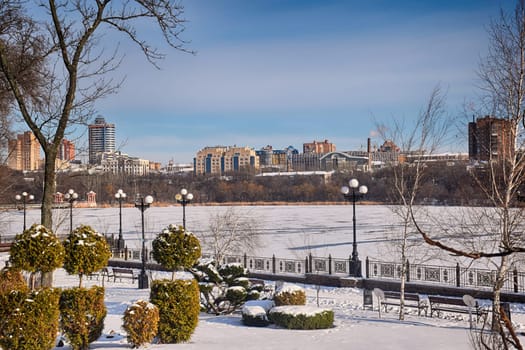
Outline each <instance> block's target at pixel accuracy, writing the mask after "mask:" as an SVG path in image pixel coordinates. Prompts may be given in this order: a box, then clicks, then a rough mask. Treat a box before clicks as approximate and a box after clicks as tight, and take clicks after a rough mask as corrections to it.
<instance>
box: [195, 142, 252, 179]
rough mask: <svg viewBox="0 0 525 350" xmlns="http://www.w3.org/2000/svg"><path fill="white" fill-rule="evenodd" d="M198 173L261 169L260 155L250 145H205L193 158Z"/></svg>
mask: <svg viewBox="0 0 525 350" xmlns="http://www.w3.org/2000/svg"><path fill="white" fill-rule="evenodd" d="M193 166H194V170H195V173H196V174H219V175H221V174H224V173H225V172H229V171H239V170H241V169H243V168H253V169H259V157H257V155H256V154H255V150H254V149H253V148H250V147H237V146H233V147H230V146H217V147H205V148H204V149H202V150H200V151H199V152H198V153H197V156H196V157H195V158H194V160H193Z"/></svg>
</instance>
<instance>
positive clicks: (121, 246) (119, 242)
mask: <svg viewBox="0 0 525 350" xmlns="http://www.w3.org/2000/svg"><path fill="white" fill-rule="evenodd" d="M125 246H126V241H125V240H124V238H120V237H119V238H118V239H117V249H118V251H119V252H122V251H124V247H125Z"/></svg>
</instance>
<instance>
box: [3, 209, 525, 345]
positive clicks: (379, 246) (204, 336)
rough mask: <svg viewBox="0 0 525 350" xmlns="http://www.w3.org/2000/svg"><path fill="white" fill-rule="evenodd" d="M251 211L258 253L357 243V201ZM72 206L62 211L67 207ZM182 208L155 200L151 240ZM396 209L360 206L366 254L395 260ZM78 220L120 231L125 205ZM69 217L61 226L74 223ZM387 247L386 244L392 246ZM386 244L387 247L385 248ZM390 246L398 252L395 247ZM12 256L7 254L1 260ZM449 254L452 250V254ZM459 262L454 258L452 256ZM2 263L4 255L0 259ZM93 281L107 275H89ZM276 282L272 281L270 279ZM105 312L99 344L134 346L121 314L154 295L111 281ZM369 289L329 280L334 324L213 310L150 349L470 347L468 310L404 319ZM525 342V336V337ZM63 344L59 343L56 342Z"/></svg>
mask: <svg viewBox="0 0 525 350" xmlns="http://www.w3.org/2000/svg"><path fill="white" fill-rule="evenodd" d="M224 210H226V208H225V207H205V206H202V207H200V206H190V207H187V208H186V214H187V227H188V229H189V230H190V231H193V232H195V233H196V234H197V235H200V234H204V233H205V232H206V230H207V228H208V225H209V218H210V217H211V216H212V215H214V214H216V213H217V212H220V211H224ZM237 210H238V211H240V212H241V213H243V214H245V215H249V216H251V217H255V218H257V220H258V221H259V223H260V232H261V244H260V247H259V248H258V249H257V250H256V251H254V252H252V253H253V255H259V256H271V254H275V255H276V256H278V257H295V256H296V257H301V258H304V256H305V255H306V254H308V253H310V252H311V253H312V254H314V255H317V256H327V255H328V254H332V256H333V257H347V256H348V255H349V253H350V252H351V249H352V217H351V207H350V206H348V205H344V206H343V205H339V206H253V207H237ZM64 212H65V211H62V214H63V213H64ZM1 220H2V226H3V232H2V235H13V234H14V233H17V232H20V230H21V227H22V213H21V212H17V211H10V212H8V213H5V214H4V216H3V217H2V219H1ZM181 221H182V208H181V207H180V206H174V207H155V206H153V207H151V208H150V209H148V210H147V211H146V238H147V240H148V241H151V240H152V239H153V237H154V236H155V235H156V233H158V232H160V231H161V229H162V228H164V227H166V226H167V225H168V224H170V223H176V224H177V223H179V224H180V223H181ZM395 221H396V220H395V217H394V215H393V214H392V212H391V211H390V210H389V209H388V208H387V207H385V206H364V205H363V206H361V205H360V206H359V207H358V208H357V232H358V244H359V254H360V256H361V259H364V257H366V256H370V257H380V258H381V260H388V259H389V258H390V257H392V255H388V248H387V246H388V243H389V242H390V241H391V238H388V233H389V232H391V231H392V230H393V229H394V226H395ZM27 222H28V225H29V224H31V223H33V222H39V212H38V211H37V210H30V211H29V212H28V220H27ZM73 222H74V225H75V226H76V225H79V224H81V223H82V224H89V225H91V226H93V227H94V228H95V229H97V230H98V231H99V232H101V233H109V234H111V233H117V232H118V208H107V209H100V208H98V209H75V210H74V216H73ZM68 224H69V221H68V220H64V222H63V224H62V225H61V226H60V227H59V228H58V231H59V232H60V231H62V232H65V231H67V230H68V229H69V227H68ZM123 233H124V237H125V239H126V242H127V243H128V245H129V246H133V245H134V244H135V245H136V246H138V245H139V244H140V212H139V211H138V210H137V209H135V208H123ZM385 249H386V250H385ZM385 252H387V253H385ZM390 254H393V253H392V252H391V251H390ZM2 259H4V260H5V259H6V256H5V255H3V256H0V260H2ZM447 259H449V258H447ZM446 262H449V263H451V264H454V262H452V261H448V260H447V261H446ZM0 266H4V263H3V262H2V261H0ZM89 283H100V282H97V281H88V285H89ZM268 283H272V282H268ZM77 284H78V279H77V277H76V276H68V275H67V274H66V273H65V272H64V271H63V270H58V271H57V272H56V273H55V285H56V286H60V287H68V286H76V285H77ZM105 287H106V306H107V309H108V315H107V317H106V323H105V329H104V336H102V337H101V338H100V339H99V340H98V341H97V342H96V343H94V344H93V345H92V348H93V349H96V348H99V349H102V348H103V349H122V348H126V347H128V344H127V342H126V339H125V336H124V334H123V330H122V329H121V324H122V320H121V318H122V316H123V314H124V310H125V309H126V307H127V306H128V305H130V304H131V303H133V302H135V301H136V300H138V299H146V300H147V299H148V298H149V290H139V289H138V288H137V285H136V284H134V285H132V284H131V283H129V282H123V283H120V282H116V283H113V282H106V284H105ZM303 287H305V288H306V291H307V295H308V304H309V305H316V304H317V298H316V293H317V291H316V288H315V286H303ZM362 303H363V296H362V290H360V289H354V288H328V287H323V288H321V290H320V291H319V305H320V306H321V307H329V308H332V309H333V310H334V312H335V325H334V327H333V328H331V329H325V330H309V331H297V330H286V329H280V328H277V327H275V326H269V327H265V328H255V327H246V326H244V325H242V323H241V316H240V315H238V314H235V315H230V316H213V315H206V314H201V317H200V321H199V325H198V327H197V329H196V331H195V333H194V335H193V337H192V339H191V341H190V342H189V343H187V344H177V345H150V346H148V348H149V349H154V350H157V349H158V350H162V349H258V350H260V349H301V350H308V349H316V350H317V349H339V348H351V349H425V350H432V349H469V348H472V347H471V345H470V342H469V322H468V316H467V315H460V316H458V315H454V316H453V317H448V318H435V317H434V318H430V317H425V316H417V313H414V312H413V310H409V311H410V312H411V313H410V314H408V315H407V316H406V319H405V321H398V320H397V316H396V314H395V312H393V311H391V312H389V313H387V314H385V313H383V314H382V317H381V318H379V314H378V312H377V310H365V309H363V306H362ZM511 310H512V321H513V323H514V325H515V327H516V329H517V330H518V332H525V307H524V306H523V305H520V304H513V305H512V306H511ZM522 342H525V338H524V339H522ZM57 349H59V348H57Z"/></svg>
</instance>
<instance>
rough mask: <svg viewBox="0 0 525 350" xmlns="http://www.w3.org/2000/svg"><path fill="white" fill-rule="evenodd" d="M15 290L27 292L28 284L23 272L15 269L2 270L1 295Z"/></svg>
mask: <svg viewBox="0 0 525 350" xmlns="http://www.w3.org/2000/svg"><path fill="white" fill-rule="evenodd" d="M13 290H18V291H22V292H27V291H28V290H29V288H28V286H27V282H26V280H25V278H24V276H23V275H22V271H20V270H19V269H16V268H13V267H6V268H4V269H2V270H0V294H5V293H9V292H11V291H13Z"/></svg>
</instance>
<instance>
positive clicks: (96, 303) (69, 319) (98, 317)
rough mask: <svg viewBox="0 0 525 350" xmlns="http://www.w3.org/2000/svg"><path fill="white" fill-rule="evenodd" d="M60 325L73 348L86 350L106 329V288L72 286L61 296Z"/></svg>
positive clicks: (74, 349)
mask: <svg viewBox="0 0 525 350" xmlns="http://www.w3.org/2000/svg"><path fill="white" fill-rule="evenodd" d="M60 316H61V318H60V327H61V329H62V331H63V332H64V334H65V336H66V339H67V340H68V341H69V343H70V344H71V347H72V349H73V350H86V349H88V348H89V344H90V343H92V342H94V341H95V340H97V339H98V338H99V337H100V336H101V335H102V331H103V329H104V319H105V317H106V306H105V305H104V288H103V287H98V286H93V287H91V288H89V289H86V288H71V289H66V290H64V291H62V295H61V296H60Z"/></svg>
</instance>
